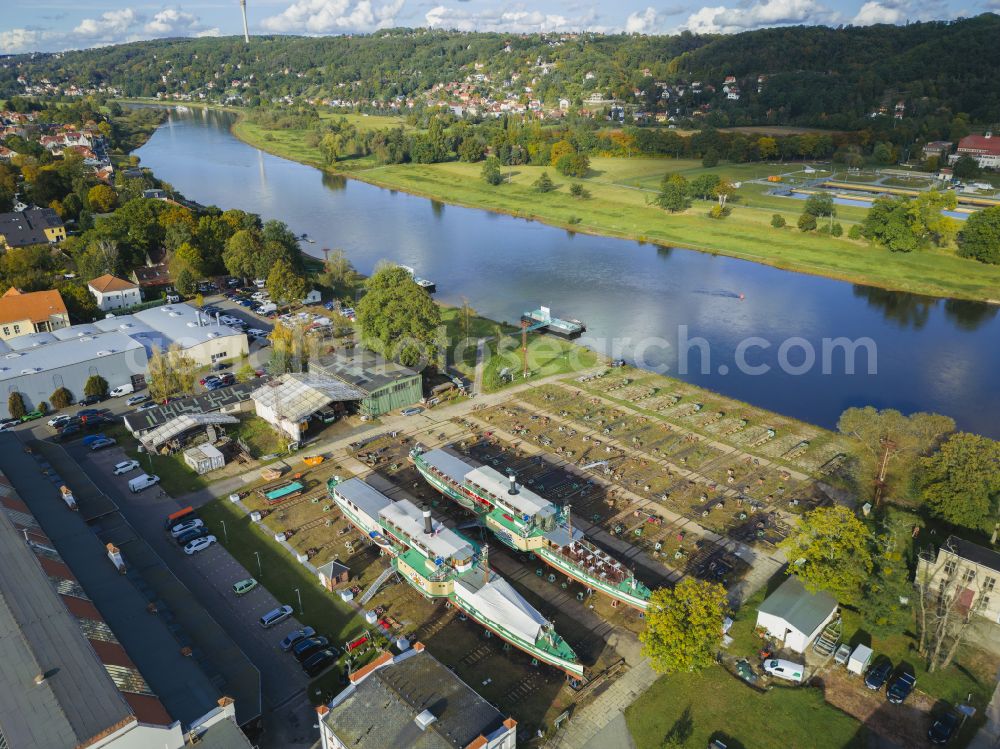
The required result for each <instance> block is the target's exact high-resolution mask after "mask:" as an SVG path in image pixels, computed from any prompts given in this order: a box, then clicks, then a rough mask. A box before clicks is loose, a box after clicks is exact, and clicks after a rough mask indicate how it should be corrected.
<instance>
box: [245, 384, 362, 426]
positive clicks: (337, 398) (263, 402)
mask: <svg viewBox="0 0 1000 749" xmlns="http://www.w3.org/2000/svg"><path fill="white" fill-rule="evenodd" d="M365 396H366V394H365V392H364V391H363V390H361V389H360V388H356V387H353V386H351V385H348V384H347V383H345V382H341V381H340V380H337V379H334V378H332V377H324V376H322V375H318V374H313V373H311V372H310V373H309V374H299V373H293V372H289V373H287V374H283V375H282V376H281V377H278V378H276V379H273V380H269V381H267V382H265V383H264V384H263V385H261V386H260V387H259V388H257V389H256V390H254V391H253V393H252V394H251V395H250V397H251V398H252V399H253V403H254V410H255V411H256V413H257V415H258V416H259V417H260V418H262V419H264V421H266V422H268V423H269V424H271V425H273V426H275V427H277V428H278V429H280V430H281V431H282V432H284V433H285V434H287V435H288V436H289V437H290V438H291V439H292V440H293V441H294V442H298V441H299V440H300V439H302V436H303V434H304V433H305V431H306V428H307V426H308V424H309V417H310V416H312V415H313V414H314V413H316V412H317V411H319V410H320V409H323V408H325V407H326V406H328V405H330V404H331V403H335V402H336V403H344V402H358V401H360V400H361V399H363V398H364V397H365Z"/></svg>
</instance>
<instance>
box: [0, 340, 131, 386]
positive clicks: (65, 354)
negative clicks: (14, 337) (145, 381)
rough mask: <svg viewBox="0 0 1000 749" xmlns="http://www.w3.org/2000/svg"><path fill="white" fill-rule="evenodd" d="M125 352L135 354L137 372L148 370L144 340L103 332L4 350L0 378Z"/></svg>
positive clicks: (7, 378)
mask: <svg viewBox="0 0 1000 749" xmlns="http://www.w3.org/2000/svg"><path fill="white" fill-rule="evenodd" d="M122 353H124V354H126V355H130V356H134V357H135V371H136V372H145V371H146V362H147V360H146V351H145V349H144V348H143V346H142V344H141V343H138V342H137V341H134V340H132V339H131V338H129V337H128V336H127V335H122V334H121V333H101V334H100V335H96V336H82V337H81V338H77V339H75V340H69V341H54V342H51V343H45V344H42V345H39V346H37V347H34V348H27V349H24V350H21V351H9V352H7V353H2V354H0V380H9V379H12V378H14V377H20V376H22V375H29V374H37V373H39V372H44V371H47V370H53V369H60V368H62V367H67V366H69V365H71V364H78V363H79V362H83V361H90V360H92V359H98V358H101V357H105V356H111V355H114V354H122Z"/></svg>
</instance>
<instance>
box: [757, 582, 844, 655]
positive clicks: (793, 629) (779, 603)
mask: <svg viewBox="0 0 1000 749" xmlns="http://www.w3.org/2000/svg"><path fill="white" fill-rule="evenodd" d="M836 612H837V601H836V599H835V598H834V597H833V596H831V595H830V594H829V593H826V592H825V591H817V592H815V593H810V592H809V591H808V590H806V587H805V586H804V585H803V584H802V581H800V580H799V579H798V578H797V577H795V576H794V575H791V576H790V577H788V579H786V580H785V582H783V583H782V584H781V585H779V586H778V588H777V589H776V590H775V591H774V592H773V593H772V594H771V595H769V596H768V597H767V598H765V599H764V602H763V603H762V604H761V605H760V606H758V607H757V627H758V628H760V629H763V630H765V631H766V632H767V634H768V635H769V636H771V637H774V638H775V639H777V640H779V641H781V643H782V645H783V646H784V647H785V648H787V649H789V650H793V651H795V652H796V653H804V652H805V651H806V648H807V647H809V643H810V642H812V641H813V640H814V639H816V637H817V636H818V635H819V633H820V632H822V631H823V628H824V627H825V626H826V625H827V624H829V623H830V621H831V620H832V619H833V617H834V615H835V614H836Z"/></svg>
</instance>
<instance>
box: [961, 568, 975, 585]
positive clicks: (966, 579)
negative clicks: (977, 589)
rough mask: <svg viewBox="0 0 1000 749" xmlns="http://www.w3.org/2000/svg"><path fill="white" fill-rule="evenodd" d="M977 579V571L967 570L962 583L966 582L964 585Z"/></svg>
mask: <svg viewBox="0 0 1000 749" xmlns="http://www.w3.org/2000/svg"><path fill="white" fill-rule="evenodd" d="M975 579H976V571H975V570H966V571H965V574H964V575H962V582H964V583H971V582H972V581H973V580H975Z"/></svg>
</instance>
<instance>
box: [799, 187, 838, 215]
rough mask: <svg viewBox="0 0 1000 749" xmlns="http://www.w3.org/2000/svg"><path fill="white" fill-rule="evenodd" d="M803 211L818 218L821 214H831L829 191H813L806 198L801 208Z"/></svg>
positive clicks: (831, 200) (831, 206)
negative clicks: (813, 192)
mask: <svg viewBox="0 0 1000 749" xmlns="http://www.w3.org/2000/svg"><path fill="white" fill-rule="evenodd" d="M802 211H803V213H808V214H809V215H810V216H815V217H816V218H820V217H822V216H832V215H833V211H834V209H833V196H832V195H830V194H829V193H825V192H824V193H815V194H813V195H810V196H809V197H808V198H806V205H805V207H804V208H803V209H802Z"/></svg>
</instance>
